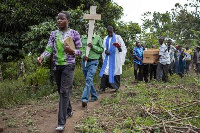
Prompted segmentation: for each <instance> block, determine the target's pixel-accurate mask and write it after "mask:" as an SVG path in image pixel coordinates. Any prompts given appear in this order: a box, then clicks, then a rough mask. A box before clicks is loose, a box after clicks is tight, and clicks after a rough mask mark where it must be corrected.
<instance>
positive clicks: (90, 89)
mask: <svg viewBox="0 0 200 133" xmlns="http://www.w3.org/2000/svg"><path fill="white" fill-rule="evenodd" d="M88 28H89V24H87V25H86V32H88ZM81 41H82V44H83V48H82V50H81V51H82V58H83V61H82V68H83V74H84V76H85V88H84V90H83V94H82V98H81V101H82V106H83V107H85V106H87V103H88V102H89V94H90V93H91V100H90V102H93V101H96V100H97V99H98V97H97V93H96V89H95V86H94V84H93V78H94V75H95V73H96V70H97V67H98V64H99V60H98V59H99V58H100V55H101V54H102V52H103V50H104V49H103V44H102V39H101V37H100V36H99V35H96V34H94V35H93V36H92V43H89V44H87V35H83V36H82V38H81ZM87 46H88V47H90V53H89V55H88V57H87V56H86V48H87ZM86 61H87V64H86V66H85V62H86Z"/></svg>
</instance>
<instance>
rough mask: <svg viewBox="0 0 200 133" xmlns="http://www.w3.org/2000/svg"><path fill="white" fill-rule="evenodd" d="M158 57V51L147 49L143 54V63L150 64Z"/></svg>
mask: <svg viewBox="0 0 200 133" xmlns="http://www.w3.org/2000/svg"><path fill="white" fill-rule="evenodd" d="M158 57H159V49H147V50H145V51H144V52H143V63H146V64H152V63H154V61H155V60H156V59H158Z"/></svg>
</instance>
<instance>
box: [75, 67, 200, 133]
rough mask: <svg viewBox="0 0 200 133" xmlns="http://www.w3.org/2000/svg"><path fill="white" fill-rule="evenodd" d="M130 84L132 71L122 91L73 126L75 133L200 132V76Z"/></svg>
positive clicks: (128, 70) (124, 79)
mask: <svg viewBox="0 0 200 133" xmlns="http://www.w3.org/2000/svg"><path fill="white" fill-rule="evenodd" d="M132 82H133V69H132V68H130V69H127V70H125V71H124V73H123V75H122V83H123V84H124V86H125V88H124V89H123V90H121V91H119V92H118V93H114V94H112V95H111V97H106V98H103V99H101V101H100V102H101V105H102V107H101V108H100V109H97V110H94V111H93V112H90V114H88V117H85V118H83V119H82V120H81V122H80V123H79V124H78V125H77V126H76V131H77V132H89V133H92V132H102V133H104V132H105V133H109V132H113V133H132V132H134V133H135V132H186V131H191V132H200V75H198V76H197V75H195V74H193V75H186V76H185V77H184V78H179V77H178V76H177V75H173V76H171V77H169V82H168V83H162V82H157V81H151V82H150V83H143V82H142V83H138V84H136V85H133V84H132Z"/></svg>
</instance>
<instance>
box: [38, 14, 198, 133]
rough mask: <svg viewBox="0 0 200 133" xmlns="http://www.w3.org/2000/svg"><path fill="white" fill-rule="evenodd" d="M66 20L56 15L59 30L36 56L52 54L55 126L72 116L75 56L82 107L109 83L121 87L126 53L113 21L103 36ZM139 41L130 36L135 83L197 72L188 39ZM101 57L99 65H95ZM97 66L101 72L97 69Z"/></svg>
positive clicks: (67, 17) (195, 56)
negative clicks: (81, 31) (56, 97)
mask: <svg viewBox="0 0 200 133" xmlns="http://www.w3.org/2000/svg"><path fill="white" fill-rule="evenodd" d="M69 22H70V14H69V13H68V12H60V13H59V14H58V18H57V26H58V30H55V31H52V32H51V34H50V37H49V41H48V44H47V46H46V49H45V51H44V52H43V53H42V54H41V56H40V57H38V58H37V61H38V63H39V64H40V65H41V64H42V62H44V61H45V60H46V59H47V58H49V57H50V55H51V54H52V55H53V63H54V74H55V79H56V84H57V89H58V93H59V111H58V125H57V127H56V130H57V131H63V130H64V129H65V124H66V120H67V118H69V117H71V116H73V111H72V106H71V102H70V93H71V91H72V88H73V78H74V71H75V64H76V63H75V57H76V56H80V57H82V58H81V59H82V63H81V65H82V72H83V75H84V77H85V86H84V88H83V92H82V97H81V98H80V99H81V103H82V104H81V106H82V107H83V108H85V107H87V105H88V104H89V102H95V101H97V100H98V95H99V94H101V95H103V94H102V93H106V89H108V88H110V89H113V91H114V92H116V93H117V92H118V91H120V84H121V83H120V75H121V74H122V68H123V67H122V66H123V65H124V64H125V58H126V53H127V47H126V44H125V43H124V41H123V39H122V37H121V36H120V35H118V34H116V33H115V29H114V28H113V26H110V25H108V26H107V27H105V28H106V29H107V31H105V32H107V36H105V37H104V39H102V37H100V36H99V35H98V34H97V33H95V29H96V27H95V26H94V25H92V24H91V23H87V24H86V26H85V27H86V31H85V35H80V34H79V32H78V31H76V30H73V29H70V28H69ZM93 24H94V23H93ZM90 28H92V29H90ZM93 32H94V33H93ZM70 39H71V41H70ZM141 42H142V41H140V40H135V47H134V48H132V49H133V51H132V52H133V60H132V63H133V70H134V72H133V75H134V79H133V82H134V84H137V83H140V82H146V83H148V82H151V81H152V80H158V81H161V82H164V83H165V82H168V76H171V75H173V74H177V75H179V76H180V78H183V77H184V76H185V75H186V74H190V73H191V71H192V69H194V70H195V72H196V73H197V74H199V73H200V47H199V46H198V47H196V48H195V51H193V52H192V50H191V49H190V47H189V44H186V45H185V46H182V45H178V44H176V43H174V41H173V40H172V39H169V38H168V39H166V38H165V37H159V38H158V43H159V45H160V46H159V48H156V45H155V44H152V46H150V47H149V48H148V47H146V45H145V44H144V43H141ZM73 46H74V47H73ZM100 60H101V62H102V63H101V65H99V62H100ZM98 67H99V68H100V71H97V70H98V69H97V68H98ZM96 73H97V74H98V75H99V77H101V83H100V85H99V86H100V87H99V88H96V87H95V85H94V84H93V78H94V75H95V74H96ZM149 75H150V76H149ZM99 79H100V78H99Z"/></svg>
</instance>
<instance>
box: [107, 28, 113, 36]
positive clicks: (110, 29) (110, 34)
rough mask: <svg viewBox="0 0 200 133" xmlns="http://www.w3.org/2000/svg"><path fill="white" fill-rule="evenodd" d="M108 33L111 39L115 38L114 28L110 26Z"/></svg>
mask: <svg viewBox="0 0 200 133" xmlns="http://www.w3.org/2000/svg"><path fill="white" fill-rule="evenodd" d="M107 32H108V35H109V36H110V37H112V36H113V27H112V26H108V27H107Z"/></svg>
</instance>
